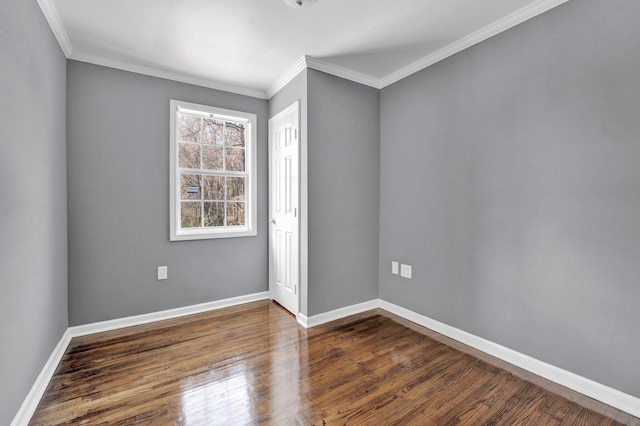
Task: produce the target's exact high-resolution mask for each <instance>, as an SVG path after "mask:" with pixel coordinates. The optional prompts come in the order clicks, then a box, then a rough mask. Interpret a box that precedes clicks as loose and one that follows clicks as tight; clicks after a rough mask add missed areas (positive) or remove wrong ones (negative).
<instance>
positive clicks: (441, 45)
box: [38, 0, 567, 98]
mask: <svg viewBox="0 0 640 426" xmlns="http://www.w3.org/2000/svg"><path fill="white" fill-rule="evenodd" d="M565 1H567V0H482V1H480V0H318V1H317V3H315V4H312V5H310V6H308V7H305V8H301V9H294V8H291V7H289V6H287V5H286V4H285V3H284V2H283V0H38V3H39V4H40V6H41V8H42V10H43V12H44V14H45V16H46V18H47V20H48V22H49V24H50V25H51V27H52V29H53V31H54V34H55V35H56V37H57V39H58V42H59V43H60V45H61V46H62V49H63V50H64V52H65V54H66V55H67V57H69V58H71V59H77V60H80V61H85V62H91V63H96V64H100V65H106V66H110V67H114V68H119V69H124V70H129V71H134V72H140V73H144V74H149V75H156V76H160V77H166V78H171V79H174V80H178V81H186V82H190V83H194V84H199V85H203V86H207V87H213V88H218V89H224V90H229V91H232V92H236V93H242V94H248V95H251V96H257V97H262V98H268V97H270V96H271V95H272V94H273V93H275V91H277V90H278V89H279V88H281V87H282V85H284V84H285V83H286V82H287V81H288V80H289V79H290V78H291V77H293V76H294V75H295V74H296V73H297V72H298V71H299V70H300V69H302V68H303V67H304V66H308V67H311V68H315V69H319V70H321V71H325V72H329V73H332V74H335V75H339V76H341V77H344V78H349V79H351V80H354V81H358V82H360V83H363V84H367V85H370V86H373V87H378V88H381V87H384V86H386V85H388V84H391V83H393V82H395V81H397V80H399V79H400V78H403V77H405V76H407V75H409V74H412V73H413V72H416V71H418V70H420V69H422V68H425V67H426V66H429V65H431V64H432V63H434V62H437V61H438V60H441V59H443V58H445V57H447V56H450V55H452V54H454V53H456V52H458V51H460V50H462V49H465V48H467V47H469V46H471V45H473V44H475V43H478V42H480V41H482V40H484V39H486V38H488V37H491V36H493V35H495V34H497V33H499V32H502V31H504V30H506V29H508V28H510V27H512V26H514V25H517V24H519V23H521V22H523V21H525V20H527V19H529V18H531V17H533V16H536V15H538V14H540V13H543V12H545V11H546V10H549V9H550V8H553V7H555V6H557V5H559V4H561V3H564V2H565Z"/></svg>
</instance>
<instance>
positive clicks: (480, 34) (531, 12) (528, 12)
mask: <svg viewBox="0 0 640 426" xmlns="http://www.w3.org/2000/svg"><path fill="white" fill-rule="evenodd" d="M568 1H569V0H538V1H536V2H535V3H531V4H529V5H528V6H525V7H523V8H522V9H519V10H517V11H515V12H513V13H512V14H510V15H507V16H505V17H504V18H502V19H499V20H497V21H495V22H493V23H491V24H489V25H487V26H486V27H484V28H481V29H479V30H478V31H475V32H473V33H471V34H469V35H467V36H466V37H463V38H461V39H460V40H458V41H455V42H454V43H451V44H450V45H448V46H445V47H443V48H442V49H440V50H438V51H436V52H434V53H432V54H430V55H428V56H425V57H424V58H422V59H420V60H418V61H416V62H414V63H412V64H411V65H408V66H406V67H404V68H402V69H399V70H398V71H395V72H393V73H391V74H389V75H388V76H386V77H385V78H383V79H382V80H380V82H379V83H380V88H384V87H387V86H389V85H391V84H393V83H395V82H397V81H400V80H402V79H403V78H406V77H408V76H410V75H411V74H415V73H416V72H418V71H421V70H423V69H425V68H427V67H429V66H431V65H433V64H435V63H437V62H440V61H442V60H443V59H446V58H448V57H449V56H452V55H455V54H456V53H459V52H461V51H463V50H465V49H468V48H469V47H471V46H473V45H475V44H478V43H480V42H482V41H484V40H487V39H489V38H491V37H493V36H495V35H498V34H500V33H502V32H504V31H506V30H508V29H510V28H513V27H515V26H516V25H519V24H521V23H523V22H525V21H527V20H529V19H531V18H534V17H536V16H538V15H541V14H543V13H544V12H547V11H548V10H551V9H553V8H554V7H556V6H560V5H561V4H563V3H566V2H568Z"/></svg>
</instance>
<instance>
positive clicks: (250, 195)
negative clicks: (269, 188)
mask: <svg viewBox="0 0 640 426" xmlns="http://www.w3.org/2000/svg"><path fill="white" fill-rule="evenodd" d="M169 109H170V121H169V123H170V134H171V137H170V155H169V170H170V173H169V178H170V185H169V186H170V194H169V198H170V209H169V210H170V214H169V221H170V236H169V240H170V241H187V240H203V239H213V238H233V237H252V236H256V235H257V234H258V227H257V223H258V220H257V210H258V206H257V204H258V197H257V191H256V189H257V177H256V176H257V167H258V166H257V164H258V162H257V157H256V145H257V142H256V141H257V116H256V114H251V113H247V112H242V111H233V110H229V109H224V108H216V107H212V106H207V105H199V104H193V103H189V102H183V101H177V100H173V99H172V100H171V102H170V108H169ZM179 110H182V111H185V110H187V111H189V112H198V113H206V114H211V115H213V116H215V118H220V119H231V120H235V121H238V120H240V121H245V120H246V123H247V130H248V132H247V133H248V136H249V137H248V138H247V139H246V140H245V172H246V173H247V180H246V182H247V185H246V188H245V212H246V214H247V219H246V225H245V226H233V227H219V228H213V227H210V228H194V229H181V227H180V194H179V193H178V191H180V182H179V178H180V173H178V169H177V168H178V141H177V140H176V115H177V112H178V111H179Z"/></svg>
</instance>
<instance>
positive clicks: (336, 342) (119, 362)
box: [30, 301, 640, 425]
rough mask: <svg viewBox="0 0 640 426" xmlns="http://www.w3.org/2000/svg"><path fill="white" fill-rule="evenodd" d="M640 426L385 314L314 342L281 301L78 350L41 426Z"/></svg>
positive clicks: (315, 336)
mask: <svg viewBox="0 0 640 426" xmlns="http://www.w3.org/2000/svg"><path fill="white" fill-rule="evenodd" d="M67 423H69V424H90V425H100V424H122V425H142V424H146V425H174V424H175V425H249V424H258V425H344V424H348V425H467V424H472V425H476V424H486V425H490V424H491V425H493V424H496V425H497V424H500V425H514V424H518V425H553V424H570V425H573V424H577V425H614V424H629V425H640V419H637V418H634V417H632V416H630V415H628V414H626V413H623V412H621V411H618V410H616V409H613V408H611V407H608V406H606V405H604V404H601V403H598V402H596V401H594V400H591V399H589V398H587V397H585V396H582V395H580V394H577V393H575V392H572V391H570V390H567V389H565V388H562V387H561V386H558V385H555V384H553V383H550V382H548V381H546V380H544V379H542V378H539V377H537V376H535V375H533V374H530V373H527V372H525V371H522V370H520V369H518V368H516V367H513V366H511V365H509V364H506V363H504V362H502V361H499V360H496V359H494V358H492V357H490V356H488V355H486V354H483V353H481V352H478V351H475V350H473V349H471V348H469V347H467V346H465V345H462V344H461V343H458V342H455V341H453V340H450V339H447V338H446V337H444V336H441V335H439V334H437V333H434V332H432V331H430V330H426V329H424V328H422V327H420V326H417V325H415V324H413V323H410V322H408V321H406V320H404V319H402V318H398V317H395V316H394V315H392V314H389V313H387V312H385V311H381V310H375V311H371V312H367V313H365V314H361V315H357V316H353V317H349V318H346V319H343V320H340V321H336V322H333V323H329V324H325V325H322V326H318V327H315V328H312V329H308V330H305V329H304V328H302V327H300V326H299V325H298V324H297V323H296V321H295V319H294V318H293V317H292V316H291V315H289V314H288V313H287V312H285V311H284V310H283V309H282V308H280V307H279V306H278V305H276V304H275V303H272V302H268V301H264V302H256V303H250V304H246V305H243V306H238V307H234V308H228V309H223V310H219V311H214V312H210V313H205V314H199V315H193V316H190V317H185V318H180V319H175V320H168V321H163V322H157V323H153V324H147V325H143V326H138V327H130V328H127V329H122V330H117V331H113V332H106V333H101V334H94V335H90V336H85V337H81V338H76V339H73V340H72V342H71V344H70V345H69V348H68V349H67V352H66V353H65V355H64V358H63V360H62V361H61V363H60V365H59V367H58V369H57V371H56V373H55V375H54V377H53V379H52V380H51V382H50V384H49V387H48V388H47V390H46V392H45V394H44V396H43V398H42V401H41V402H40V405H39V407H38V409H37V411H36V413H35V414H34V416H33V418H32V420H31V423H30V424H32V425H54V424H55V425H57V424H67Z"/></svg>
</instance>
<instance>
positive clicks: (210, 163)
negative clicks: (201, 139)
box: [202, 145, 224, 170]
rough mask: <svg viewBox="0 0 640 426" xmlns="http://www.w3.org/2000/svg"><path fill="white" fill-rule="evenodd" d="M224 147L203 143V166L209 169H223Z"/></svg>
mask: <svg viewBox="0 0 640 426" xmlns="http://www.w3.org/2000/svg"><path fill="white" fill-rule="evenodd" d="M222 155H223V154H222V147H220V146H214V145H202V162H203V164H202V168H203V169H209V170H223V167H224V166H223V163H222Z"/></svg>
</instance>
